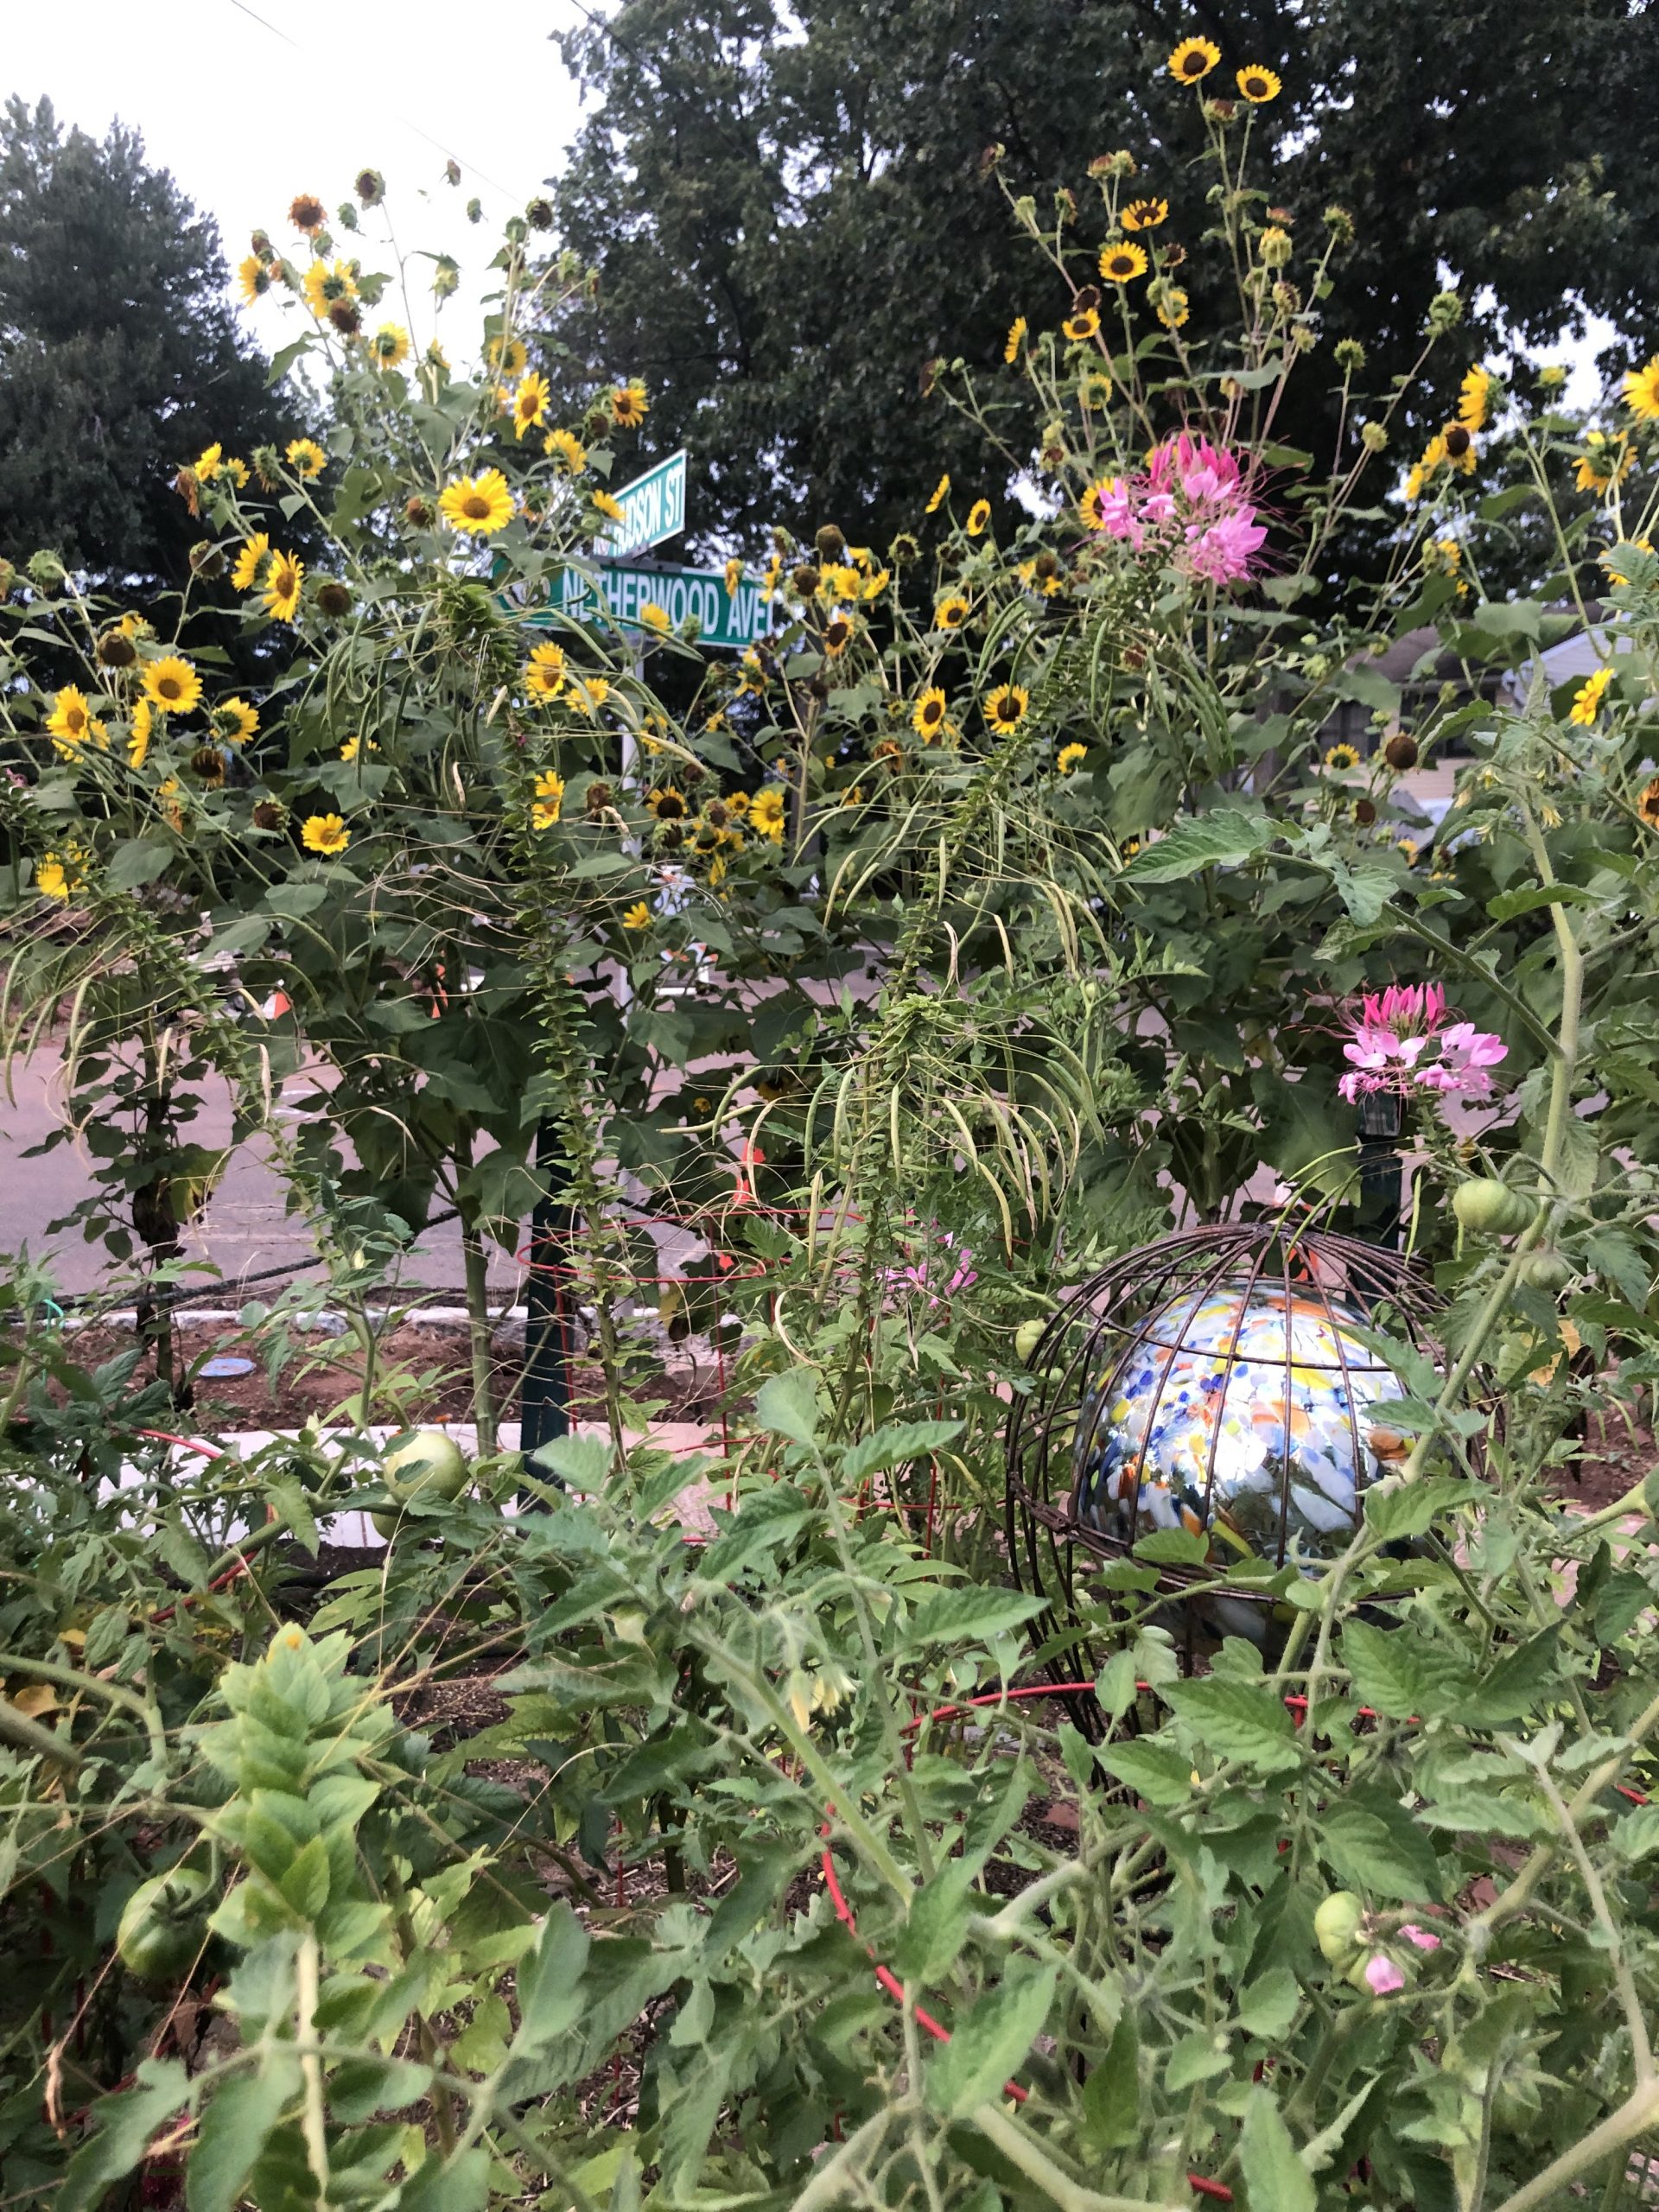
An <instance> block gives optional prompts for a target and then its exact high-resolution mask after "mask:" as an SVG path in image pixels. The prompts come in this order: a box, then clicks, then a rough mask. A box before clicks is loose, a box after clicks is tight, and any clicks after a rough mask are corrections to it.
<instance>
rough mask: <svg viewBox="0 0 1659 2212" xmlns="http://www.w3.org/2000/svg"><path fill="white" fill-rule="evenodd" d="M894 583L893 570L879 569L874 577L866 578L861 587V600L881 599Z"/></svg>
mask: <svg viewBox="0 0 1659 2212" xmlns="http://www.w3.org/2000/svg"><path fill="white" fill-rule="evenodd" d="M891 582H893V570H892V569H877V570H876V572H875V574H874V575H873V576H868V577H866V579H865V581H864V582H863V583H862V584H861V586H860V587H859V593H858V595H859V597H860V598H861V599H880V596H881V594H882V593H883V592H884V591H886V589H887V586H888V585H889V584H890V583H891Z"/></svg>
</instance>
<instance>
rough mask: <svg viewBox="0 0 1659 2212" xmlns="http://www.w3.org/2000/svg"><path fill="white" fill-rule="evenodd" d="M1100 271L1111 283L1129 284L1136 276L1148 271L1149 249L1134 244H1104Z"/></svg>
mask: <svg viewBox="0 0 1659 2212" xmlns="http://www.w3.org/2000/svg"><path fill="white" fill-rule="evenodd" d="M1100 273H1101V275H1102V276H1103V277H1104V278H1105V279H1106V281H1107V283H1109V284H1127V283H1130V282H1131V281H1132V280H1133V279H1134V278H1135V277H1144V276H1145V275H1146V273H1147V250H1146V248H1145V247H1144V246H1140V245H1133V244H1124V245H1103V246H1102V248H1101V249H1100Z"/></svg>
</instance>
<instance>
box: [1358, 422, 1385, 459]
mask: <svg viewBox="0 0 1659 2212" xmlns="http://www.w3.org/2000/svg"><path fill="white" fill-rule="evenodd" d="M1359 442H1360V443H1361V445H1363V447H1364V448H1365V450H1366V452H1367V453H1382V452H1383V450H1384V449H1385V448H1386V447H1387V445H1388V442H1389V433H1388V429H1387V428H1386V426H1385V425H1384V424H1383V423H1365V424H1364V425H1363V428H1362V429H1361V430H1360V434H1359Z"/></svg>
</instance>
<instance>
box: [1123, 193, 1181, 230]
mask: <svg viewBox="0 0 1659 2212" xmlns="http://www.w3.org/2000/svg"><path fill="white" fill-rule="evenodd" d="M1119 220H1120V221H1121V222H1122V226H1123V227H1124V229H1125V230H1126V231H1155V230H1156V229H1157V227H1158V226H1159V224H1160V223H1166V222H1167V221H1168V220H1169V202H1168V200H1130V202H1129V204H1128V207H1126V208H1125V209H1124V210H1123V213H1122V215H1121V216H1120V217H1119Z"/></svg>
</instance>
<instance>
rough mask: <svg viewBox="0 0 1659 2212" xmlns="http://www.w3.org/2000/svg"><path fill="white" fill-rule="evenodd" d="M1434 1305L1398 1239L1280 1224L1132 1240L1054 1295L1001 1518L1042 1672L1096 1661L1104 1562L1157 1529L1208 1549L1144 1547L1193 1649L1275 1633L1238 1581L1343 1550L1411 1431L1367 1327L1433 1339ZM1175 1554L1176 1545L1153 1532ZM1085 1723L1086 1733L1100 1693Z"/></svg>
mask: <svg viewBox="0 0 1659 2212" xmlns="http://www.w3.org/2000/svg"><path fill="white" fill-rule="evenodd" d="M1431 1314H1432V1306H1431V1303H1430V1300H1428V1298H1427V1295H1426V1294H1425V1291H1424V1288H1423V1287H1422V1285H1421V1281H1420V1280H1419V1279H1418V1277H1417V1276H1416V1275H1415V1274H1414V1272H1413V1270H1412V1268H1411V1267H1410V1265H1409V1263H1408V1262H1407V1261H1406V1260H1405V1259H1403V1258H1402V1256H1401V1255H1399V1254H1398V1253H1396V1252H1391V1251H1388V1250H1385V1249H1381V1248H1380V1247H1378V1246H1376V1245H1374V1244H1368V1243H1362V1242H1361V1241H1360V1240H1359V1239H1358V1238H1357V1237H1353V1236H1343V1235H1340V1234H1338V1233H1337V1232H1335V1231H1332V1230H1317V1229H1313V1228H1312V1227H1309V1226H1306V1225H1305V1224H1292V1223H1287V1222H1283V1221H1278V1220H1265V1221H1252V1222H1236V1223H1230V1224H1224V1225H1223V1226H1221V1227H1217V1228H1204V1229H1195V1230H1187V1231H1185V1232H1183V1233H1179V1234H1177V1235H1175V1236H1170V1237H1167V1238H1166V1239H1163V1240H1162V1241H1160V1243H1156V1244H1153V1245H1147V1246H1145V1247H1143V1248H1141V1249H1139V1250H1137V1251H1134V1252H1129V1253H1126V1254H1125V1255H1122V1257H1121V1258H1119V1259H1117V1260H1115V1261H1113V1262H1111V1264H1110V1265H1109V1266H1108V1267H1106V1268H1103V1269H1102V1270H1101V1272H1100V1273H1099V1274H1096V1276H1094V1277H1093V1278H1092V1280H1091V1281H1089V1282H1087V1283H1085V1284H1084V1285H1083V1286H1082V1287H1081V1288H1080V1289H1078V1290H1077V1292H1076V1293H1075V1294H1074V1295H1073V1296H1072V1297H1071V1298H1070V1299H1069V1300H1068V1301H1067V1302H1066V1304H1065V1306H1063V1307H1062V1308H1061V1310H1060V1311H1059V1313H1057V1314H1056V1315H1055V1317H1054V1319H1052V1321H1051V1323H1050V1324H1049V1325H1048V1328H1047V1329H1046V1332H1045V1333H1044V1335H1043V1337H1042V1338H1041V1340H1040V1342H1039V1344H1038V1346H1037V1348H1036V1350H1035V1351H1033V1354H1032V1356H1031V1358H1030V1361H1029V1363H1028V1364H1029V1366H1030V1368H1031V1370H1033V1372H1034V1374H1035V1375H1036V1376H1037V1377H1038V1382H1037V1387H1036V1389H1034V1390H1033V1392H1031V1394H1030V1395H1027V1396H1026V1397H1023V1398H1021V1399H1019V1400H1018V1401H1016V1403H1015V1406H1014V1414H1013V1416H1012V1418H1011V1420H1010V1422H1009V1427H1008V1446H1007V1536H1008V1548H1009V1555H1010V1559H1011V1560H1012V1563H1013V1566H1014V1573H1015V1577H1016V1579H1017V1580H1018V1581H1019V1583H1020V1586H1021V1587H1022V1588H1025V1589H1029V1590H1031V1591H1032V1592H1034V1593H1035V1594H1036V1595H1038V1596H1039V1597H1042V1598H1044V1599H1046V1600H1047V1610H1046V1613H1045V1614H1044V1615H1042V1616H1040V1617H1039V1620H1038V1622H1037V1623H1036V1624H1035V1632H1036V1634H1037V1635H1038V1637H1039V1639H1040V1641H1041V1643H1042V1645H1043V1647H1044V1649H1045V1652H1046V1657H1045V1664H1046V1669H1047V1671H1048V1673H1049V1675H1050V1677H1051V1679H1052V1680H1053V1681H1057V1682H1058V1681H1075V1680H1077V1679H1079V1678H1080V1677H1083V1676H1085V1675H1093V1674H1094V1673H1095V1672H1096V1670H1097V1669H1098V1667H1099V1664H1100V1663H1101V1659H1102V1657H1103V1653H1102V1652H1101V1651H1100V1650H1097V1649H1096V1639H1095V1637H1094V1636H1093V1635H1092V1634H1091V1624H1092V1621H1093V1620H1095V1619H1098V1618H1099V1617H1100V1613H1101V1608H1102V1605H1103V1602H1104V1601H1105V1600H1107V1599H1108V1598H1109V1585H1108V1583H1107V1580H1106V1579H1105V1577H1104V1575H1103V1570H1104V1569H1106V1568H1107V1567H1109V1566H1110V1565H1111V1564H1112V1563H1113V1562H1114V1561H1117V1560H1122V1559H1123V1558H1124V1557H1125V1556H1126V1555H1127V1554H1128V1553H1130V1552H1131V1551H1132V1550H1133V1549H1134V1548H1135V1545H1136V1544H1137V1543H1139V1542H1140V1541H1141V1540H1142V1539H1143V1538H1145V1537H1147V1536H1148V1535H1151V1534H1152V1533H1153V1532H1154V1530H1159V1529H1172V1530H1173V1529H1181V1530H1185V1532H1186V1533H1187V1535H1189V1536H1191V1537H1196V1538H1198V1539H1201V1540H1202V1541H1204V1543H1205V1557H1204V1559H1203V1560H1202V1561H1193V1560H1190V1559H1189V1560H1182V1559H1180V1558H1179V1557H1175V1558H1170V1559H1166V1560H1159V1561H1157V1563H1156V1564H1157V1573H1158V1576H1159V1586H1160V1588H1161V1589H1162V1590H1163V1591H1164V1592H1165V1593H1166V1595H1167V1596H1168V1597H1169V1598H1170V1599H1171V1600H1172V1601H1173V1604H1174V1605H1175V1607H1176V1611H1177V1624H1178V1627H1179V1631H1180V1634H1181V1638H1182V1641H1183V1643H1184V1644H1185V1659H1186V1662H1187V1663H1188V1664H1189V1666H1190V1665H1191V1663H1192V1659H1193V1656H1195V1653H1196V1650H1197V1649H1198V1644H1199V1641H1200V1639H1201V1638H1210V1639H1213V1638H1214V1637H1217V1636H1219V1635H1244V1636H1248V1637H1251V1638H1252V1640H1254V1641H1255V1642H1257V1643H1267V1642H1268V1641H1269V1640H1270V1637H1271V1634H1272V1630H1273V1619H1272V1615H1273V1610H1274V1600H1273V1599H1272V1597H1271V1595H1270V1594H1269V1593H1267V1592H1262V1591H1260V1590H1252V1589H1249V1587H1243V1588H1241V1587H1240V1586H1239V1585H1238V1583H1237V1582H1236V1581H1234V1582H1233V1583H1231V1584H1229V1583H1228V1582H1227V1581H1226V1580H1224V1576H1225V1571H1226V1570H1227V1569H1228V1568H1230V1567H1241V1568H1248V1569H1249V1570H1251V1571H1252V1572H1253V1573H1255V1575H1256V1578H1257V1580H1260V1579H1261V1573H1260V1571H1261V1570H1262V1569H1266V1570H1268V1571H1269V1572H1271V1571H1274V1570H1277V1569H1279V1568H1281V1567H1284V1566H1285V1565H1286V1564H1287V1563H1291V1564H1294V1563H1296V1562H1298V1561H1300V1560H1313V1559H1318V1558H1322V1557H1330V1556H1332V1555H1333V1554H1336V1553H1338V1552H1340V1551H1342V1550H1343V1549H1344V1548H1346V1546H1347V1544H1348V1542H1349V1541H1350V1539H1351V1536H1352V1535H1353V1532H1354V1529H1355V1528H1356V1526H1357V1522H1358V1518H1359V1516H1360V1513H1361V1510H1362V1499H1363V1493H1364V1491H1365V1489H1366V1487H1367V1485H1368V1484H1370V1482H1371V1481H1373V1480H1375V1479H1376V1476H1377V1474H1378V1473H1379V1472H1380V1471H1381V1468H1382V1466H1383V1465H1384V1464H1386V1463H1387V1461H1388V1460H1389V1459H1393V1458H1394V1457H1395V1456H1396V1455H1397V1454H1398V1452H1400V1451H1401V1450H1402V1449H1403V1440H1402V1439H1401V1438H1399V1437H1398V1436H1397V1435H1395V1434H1394V1433H1391V1432H1389V1431H1388V1430H1386V1428H1385V1427H1383V1426H1382V1425H1381V1424H1379V1423H1378V1422H1376V1421H1373V1420H1372V1419H1371V1417H1370V1409H1371V1408H1373V1407H1374V1406H1376V1405H1378V1404H1380V1403H1383V1402H1387V1401H1388V1400H1389V1399H1393V1398H1397V1397H1399V1396H1401V1395H1402V1394H1403V1390H1404V1385H1403V1383H1402V1382H1401V1381H1400V1379H1399V1377H1398V1376H1397V1375H1396V1374H1395V1370H1394V1369H1393V1368H1392V1367H1390V1366H1389V1363H1387V1361H1386V1360H1385V1359H1384V1358H1383V1357H1381V1356H1380V1354H1379V1353H1378V1352H1377V1351H1375V1350H1373V1349H1372V1348H1371V1346H1370V1345H1369V1344H1366V1343H1365V1342H1364V1340H1363V1338H1364V1333H1365V1332H1369V1331H1376V1332H1382V1333H1385V1334H1387V1335H1388V1336H1389V1337H1390V1338H1394V1339H1395V1340H1396V1341H1403V1342H1405V1343H1407V1344H1410V1345H1412V1346H1413V1347H1414V1349H1419V1350H1422V1351H1427V1353H1429V1355H1430V1356H1431V1357H1433V1356H1434V1348H1433V1339H1432V1335H1431V1332H1430V1328H1429V1322H1430V1318H1431ZM1160 1548H1161V1549H1164V1550H1166V1551H1171V1552H1175V1551H1179V1549H1180V1547H1179V1546H1175V1545H1167V1546H1165V1547H1154V1550H1156V1549H1160ZM1084 1707H1085V1708H1086V1719H1087V1725H1090V1726H1093V1727H1094V1728H1096V1730H1097V1728H1098V1726H1099V1720H1098V1715H1097V1713H1095V1711H1094V1707H1093V1701H1092V1700H1084Z"/></svg>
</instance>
